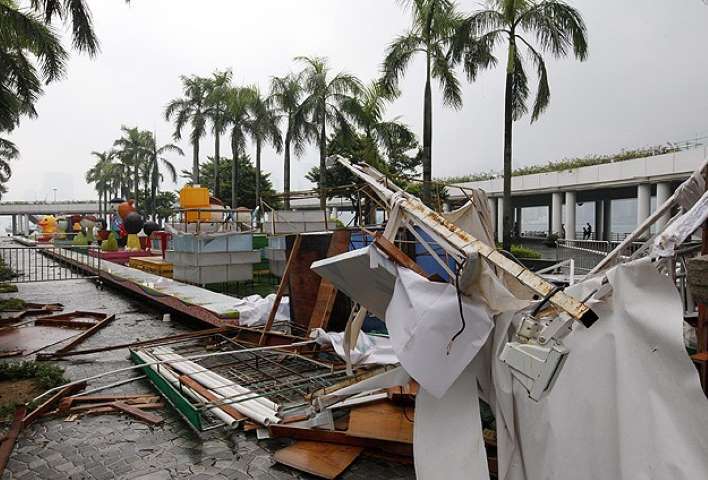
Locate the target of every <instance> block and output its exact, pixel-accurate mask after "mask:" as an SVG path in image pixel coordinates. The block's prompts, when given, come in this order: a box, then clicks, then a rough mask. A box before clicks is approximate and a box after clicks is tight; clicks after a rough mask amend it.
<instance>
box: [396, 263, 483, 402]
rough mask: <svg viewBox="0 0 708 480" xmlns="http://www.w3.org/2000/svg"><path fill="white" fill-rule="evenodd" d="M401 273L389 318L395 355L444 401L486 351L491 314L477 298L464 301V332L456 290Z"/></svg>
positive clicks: (417, 378)
mask: <svg viewBox="0 0 708 480" xmlns="http://www.w3.org/2000/svg"><path fill="white" fill-rule="evenodd" d="M397 271H398V279H397V280H396V288H395V290H394V294H393V298H391V302H390V303H389V305H388V309H387V310H386V317H385V319H386V327H387V328H388V332H389V335H390V336H391V344H392V346H393V350H394V351H395V352H396V356H397V357H398V360H400V362H401V365H402V366H403V368H405V369H406V371H407V372H408V373H409V374H410V375H411V376H412V377H413V378H414V379H415V380H416V381H417V382H418V383H419V384H420V385H421V386H422V387H423V388H425V389H426V390H427V391H428V392H430V394H432V395H433V396H435V397H436V398H441V397H442V396H443V395H444V394H445V392H446V391H447V389H448V388H450V386H451V385H452V384H453V383H454V382H455V380H456V379H457V377H458V376H459V375H460V373H462V371H463V370H464V369H465V367H467V365H469V363H470V362H471V361H472V359H473V358H474V357H475V355H476V354H477V352H478V351H479V349H480V348H481V347H482V346H483V345H484V342H485V341H486V339H487V336H488V335H489V332H490V331H491V329H492V316H491V313H490V312H489V309H488V308H487V306H486V305H485V304H484V302H482V301H481V300H480V299H479V298H478V297H477V296H474V297H469V296H467V295H463V296H462V297H461V298H462V311H463V314H464V320H465V328H464V329H462V318H461V317H460V306H459V303H458V296H457V290H456V289H455V287H454V286H452V285H450V284H449V283H438V282H431V281H430V280H427V279H426V278H423V277H421V276H420V275H418V274H417V273H415V272H412V271H411V270H408V269H407V268H398V269H397ZM460 331H461V333H460V335H459V336H458V337H457V338H456V339H455V341H454V343H452V345H450V341H451V340H452V338H453V337H454V336H455V335H456V334H457V333H458V332H460ZM448 347H450V348H449V351H448Z"/></svg>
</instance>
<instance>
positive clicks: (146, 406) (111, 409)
mask: <svg viewBox="0 0 708 480" xmlns="http://www.w3.org/2000/svg"><path fill="white" fill-rule="evenodd" d="M133 406H134V407H136V408H139V409H140V410H158V409H160V408H165V404H164V403H162V402H158V403H138V404H136V405H133ZM119 412H122V410H120V409H118V407H116V406H115V405H113V404H111V405H109V406H104V407H95V408H91V409H89V410H82V411H80V412H74V414H75V415H76V414H80V415H94V414H104V413H119Z"/></svg>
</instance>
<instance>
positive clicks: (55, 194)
mask: <svg viewBox="0 0 708 480" xmlns="http://www.w3.org/2000/svg"><path fill="white" fill-rule="evenodd" d="M57 190H59V189H58V188H57V187H52V191H53V192H54V203H57Z"/></svg>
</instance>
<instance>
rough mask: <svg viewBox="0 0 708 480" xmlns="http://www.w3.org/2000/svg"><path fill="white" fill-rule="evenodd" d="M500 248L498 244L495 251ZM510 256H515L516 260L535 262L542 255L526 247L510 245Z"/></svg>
mask: <svg viewBox="0 0 708 480" xmlns="http://www.w3.org/2000/svg"><path fill="white" fill-rule="evenodd" d="M501 248H502V246H501V244H500V243H498V244H497V249H501ZM511 254H512V255H513V256H515V257H516V258H530V259H532V260H536V259H539V258H541V257H542V256H543V255H541V254H540V253H539V252H537V251H536V250H534V249H532V248H528V247H523V246H521V245H512V246H511Z"/></svg>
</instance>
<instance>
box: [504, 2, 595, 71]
mask: <svg viewBox="0 0 708 480" xmlns="http://www.w3.org/2000/svg"><path fill="white" fill-rule="evenodd" d="M517 23H518V25H519V26H520V27H522V28H523V29H524V30H525V31H527V32H529V33H533V34H534V35H535V36H536V41H537V42H538V44H539V47H540V49H541V50H542V51H547V52H550V53H551V54H552V55H554V56H555V57H557V58H559V57H564V56H566V55H567V54H568V50H569V49H572V51H573V53H574V55H575V57H576V58H577V59H578V60H580V61H583V60H585V59H586V58H587V55H588V43H587V28H586V26H585V22H584V20H583V18H582V16H581V15H580V12H579V11H578V10H576V9H575V8H573V7H571V6H570V5H568V4H566V3H565V2H562V1H558V0H545V1H543V2H540V3H538V4H536V5H534V6H532V7H530V8H529V9H528V10H526V11H525V12H524V13H523V14H522V15H520V16H519V18H518V20H517Z"/></svg>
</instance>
